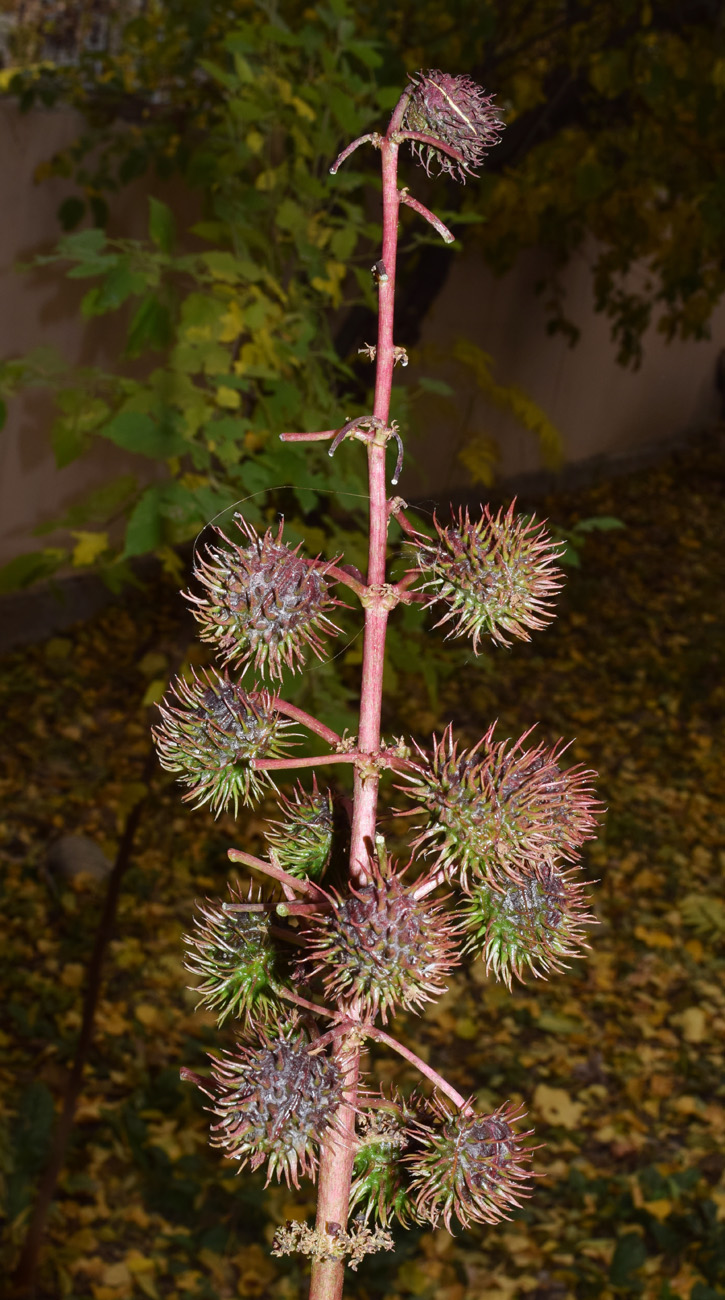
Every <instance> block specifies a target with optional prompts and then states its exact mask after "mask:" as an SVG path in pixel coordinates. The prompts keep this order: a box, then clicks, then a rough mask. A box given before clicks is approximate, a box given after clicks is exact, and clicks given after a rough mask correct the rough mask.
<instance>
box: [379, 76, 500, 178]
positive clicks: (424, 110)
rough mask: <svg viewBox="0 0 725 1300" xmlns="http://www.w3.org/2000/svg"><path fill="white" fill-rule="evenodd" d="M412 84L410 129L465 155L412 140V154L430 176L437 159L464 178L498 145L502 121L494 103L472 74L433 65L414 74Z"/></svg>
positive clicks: (441, 169) (407, 115)
mask: <svg viewBox="0 0 725 1300" xmlns="http://www.w3.org/2000/svg"><path fill="white" fill-rule="evenodd" d="M410 79H411V81H412V83H413V88H412V91H411V95H410V99H409V100H408V104H407V107H406V111H405V118H404V126H405V127H406V128H407V130H409V131H417V132H419V133H420V134H422V135H430V136H435V137H436V138H437V139H438V140H441V141H442V142H443V143H444V144H447V145H450V146H451V147H452V148H453V149H456V150H457V151H458V153H459V154H461V155H462V158H461V160H460V161H458V160H457V159H455V158H451V157H450V155H449V154H447V153H445V152H444V151H443V150H442V149H436V147H435V145H434V144H423V143H416V142H413V144H412V148H413V152H414V153H415V154H416V155H417V157H418V159H419V161H420V162H421V163H422V164H423V166H424V167H425V169H426V172H427V173H428V175H429V176H430V170H431V165H432V164H433V163H435V164H436V165H437V167H438V170H439V172H448V174H449V175H450V176H452V177H453V178H454V180H461V181H463V182H465V180H466V175H467V174H468V175H471V174H472V173H473V172H474V171H475V170H476V168H477V167H480V166H481V165H482V163H483V160H484V158H485V156H486V154H487V153H488V150H489V149H490V148H492V146H493V145H495V144H498V141H499V138H500V135H501V132H502V131H503V122H502V121H501V118H500V116H499V110H498V109H497V108H496V106H495V105H494V102H493V95H487V94H486V92H485V91H484V90H483V89H482V87H481V86H478V85H477V84H476V82H475V81H472V80H471V78H470V77H454V76H451V75H450V73H447V72H439V71H438V70H437V69H429V71H428V72H416V73H413V75H412V76H411V78H410Z"/></svg>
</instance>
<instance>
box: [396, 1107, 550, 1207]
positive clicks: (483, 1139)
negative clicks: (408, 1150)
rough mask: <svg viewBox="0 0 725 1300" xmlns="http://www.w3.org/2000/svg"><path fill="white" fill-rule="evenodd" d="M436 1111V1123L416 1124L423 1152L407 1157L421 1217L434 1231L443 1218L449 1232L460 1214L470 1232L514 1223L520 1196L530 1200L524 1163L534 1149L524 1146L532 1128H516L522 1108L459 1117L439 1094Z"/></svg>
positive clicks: (418, 1151) (509, 1108) (434, 1119)
mask: <svg viewBox="0 0 725 1300" xmlns="http://www.w3.org/2000/svg"><path fill="white" fill-rule="evenodd" d="M430 1110H431V1114H432V1117H433V1124H432V1125H427V1124H423V1123H420V1124H418V1125H417V1126H416V1131H415V1137H416V1140H417V1142H418V1143H419V1150H417V1151H416V1152H415V1153H414V1154H412V1155H410V1156H406V1157H405V1160H406V1163H407V1164H408V1166H409V1168H410V1170H411V1175H412V1176H411V1184H410V1187H411V1196H412V1197H413V1198H414V1201H415V1208H416V1212H417V1213H418V1215H420V1217H421V1218H422V1219H426V1220H427V1221H428V1222H429V1223H431V1224H432V1225H433V1227H434V1228H436V1227H438V1224H439V1223H440V1221H441V1219H442V1220H443V1223H444V1224H445V1226H446V1228H447V1229H448V1231H449V1232H451V1231H452V1219H453V1216H454V1215H455V1217H456V1218H457V1219H458V1221H459V1223H460V1224H461V1225H462V1227H464V1228H468V1227H470V1225H471V1224H472V1223H499V1222H500V1221H501V1220H502V1219H510V1218H511V1211H512V1210H513V1209H516V1208H518V1207H519V1205H520V1201H519V1197H522V1196H523V1197H526V1196H528V1194H529V1186H528V1183H527V1179H528V1178H530V1177H531V1175H530V1173H529V1171H528V1170H525V1169H523V1168H522V1165H523V1164H524V1163H525V1162H526V1161H528V1160H530V1159H531V1150H532V1148H530V1147H525V1146H523V1145H522V1144H521V1139H522V1138H526V1137H529V1136H530V1135H531V1130H530V1131H529V1132H528V1133H523V1134H516V1133H515V1132H514V1130H513V1128H512V1125H513V1124H515V1123H516V1122H517V1121H518V1120H520V1119H522V1118H523V1113H522V1112H521V1110H519V1109H518V1108H517V1107H515V1106H512V1105H510V1104H507V1105H505V1106H501V1107H499V1109H498V1110H496V1111H494V1113H493V1115H485V1116H481V1115H472V1114H464V1113H463V1112H462V1111H459V1112H457V1113H455V1112H454V1111H452V1110H451V1108H450V1106H449V1105H448V1104H447V1103H446V1102H445V1101H443V1100H442V1099H441V1098H440V1097H437V1096H436V1097H434V1098H433V1099H432V1101H431V1102H430Z"/></svg>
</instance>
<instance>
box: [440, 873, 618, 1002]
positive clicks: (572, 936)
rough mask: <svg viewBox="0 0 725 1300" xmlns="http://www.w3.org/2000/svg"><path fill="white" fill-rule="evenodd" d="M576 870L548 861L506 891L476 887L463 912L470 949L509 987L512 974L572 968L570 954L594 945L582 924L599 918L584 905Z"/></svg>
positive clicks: (540, 973)
mask: <svg viewBox="0 0 725 1300" xmlns="http://www.w3.org/2000/svg"><path fill="white" fill-rule="evenodd" d="M573 874H574V873H573V872H571V871H561V870H560V869H559V868H558V867H554V866H549V865H548V864H546V863H543V864H541V865H539V866H537V867H536V868H532V872H531V875H530V876H529V877H528V878H527V879H526V880H524V881H523V882H522V883H521V884H520V885H515V884H510V885H509V886H508V888H506V889H505V890H504V892H503V893H500V892H499V891H498V890H495V889H491V888H490V886H489V885H487V884H485V883H484V884H481V885H477V886H476V888H475V889H474V890H473V893H472V894H471V897H470V899H469V900H468V901H467V903H466V906H465V907H464V908H463V909H461V911H460V912H459V913H458V916H459V917H460V920H461V924H462V926H463V928H464V929H465V930H466V931H468V933H469V935H470V938H469V940H468V943H467V944H466V950H467V951H473V952H475V953H481V954H482V956H483V960H484V961H485V963H486V974H488V973H489V972H490V971H492V972H493V974H494V975H495V976H496V979H500V980H503V982H504V984H506V985H507V986H508V988H509V989H510V988H511V985H512V980H511V976H512V975H515V976H516V978H517V979H519V980H521V981H522V982H523V981H524V979H525V977H526V975H527V973H528V974H531V975H534V976H537V977H538V976H540V977H542V978H546V974H547V972H548V971H552V970H553V971H562V970H566V969H567V963H566V961H565V960H564V958H565V957H576V956H578V955H579V953H580V951H581V949H583V948H588V947H589V945H588V944H587V943H586V942H585V939H584V936H583V934H582V927H583V926H585V925H596V917H594V916H593V915H592V914H591V912H587V911H586V910H585V909H586V904H587V899H586V896H583V894H582V891H583V889H584V885H583V884H578V883H574V882H573V881H572V875H573Z"/></svg>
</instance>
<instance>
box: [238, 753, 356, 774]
mask: <svg viewBox="0 0 725 1300" xmlns="http://www.w3.org/2000/svg"><path fill="white" fill-rule="evenodd" d="M369 757H370V755H369V754H361V753H360V750H359V749H355V750H353V751H352V753H350V754H318V755H317V756H316V757H315V755H314V754H312V755H310V757H309V758H255V759H254V760H253V761H252V767H253V768H254V770H255V772H286V771H288V770H290V769H291V768H293V767H324V766H325V765H328V766H329V764H330V763H357V762H359V760H360V759H361V758H369Z"/></svg>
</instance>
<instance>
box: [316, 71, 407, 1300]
mask: <svg viewBox="0 0 725 1300" xmlns="http://www.w3.org/2000/svg"><path fill="white" fill-rule="evenodd" d="M409 95H410V91H406V92H405V93H404V94H403V95H402V96H401V99H400V101H399V102H398V105H397V107H396V109H395V111H394V113H393V116H392V119H391V121H390V125H389V127H388V134H387V136H386V137H385V139H382V140H380V142H379V147H380V151H381V154H382V167H383V247H382V254H381V260H382V261H383V262H384V263H385V270H386V272H387V276H386V278H384V279H379V282H378V295H379V296H378V341H377V351H376V365H377V369H376V376H375V402H374V407H373V415H374V417H375V418H376V419H379V420H381V421H382V423H383V426H387V424H388V417H389V413H390V393H391V389H392V385H393V367H394V365H395V352H394V341H393V315H394V304H395V262H396V253H397V242H398V208H399V204H400V196H399V194H398V180H397V176H398V144H397V141H396V140H394V139H391V138H390V137H391V135H392V133H393V132H394V131H395V130H396V129H397V127H398V126H399V125H400V122H401V120H402V116H403V112H404V110H405V105H406V103H407V101H408V98H409ZM376 143H377V141H376ZM344 156H345V155H344V154H342V155H340V159H339V160H338V163H336V164H335V168H337V166H338V165H339V162H341V161H342V159H343V157H344ZM367 452H368V481H369V487H370V541H369V549H368V573H367V580H368V586H369V587H377V588H379V589H380V590H381V598H380V599H379V600H375V599H370V600H369V603H367V604H366V607H365V639H364V643H363V668H362V688H361V698H360V731H359V736H358V745H359V748H360V750H361V751H362V752H363V753H369V754H375V753H377V752H378V750H379V749H380V715H381V709H382V697H383V664H384V658H385V634H386V629H387V622H388V613H389V610H388V609H387V608H386V606H385V601H384V599H383V597H382V588H383V586H384V583H385V561H386V552H387V541H388V518H389V509H388V497H387V485H386V482H385V446H384V445H383V446H377V445H376V444H375V443H374V442H370V443H368V447H367ZM371 594H372V593H371ZM378 784H379V776H378V774H377V773H376V772H372V773H371V772H369V771H366V772H362V771H361V770H360V769H359V768H358V769H356V771H355V784H354V805H353V820H352V831H351V845H350V879H351V883H352V884H353V885H357V886H359V885H361V884H364V883H365V882H366V880H367V878H368V877H367V868H368V864H369V860H370V854H371V852H372V849H373V845H374V843H375V822H376V812H377V802H378ZM334 1058H335V1059H336V1060H337V1062H338V1064H339V1065H340V1066H341V1068H342V1069H344V1070H345V1071H346V1074H347V1079H348V1097H349V1102H346V1103H345V1104H343V1105H342V1106H341V1107H340V1109H339V1111H338V1113H337V1116H336V1125H335V1130H330V1136H329V1139H328V1140H327V1141H326V1142H325V1144H324V1147H323V1149H322V1152H321V1155H320V1173H319V1183H318V1193H317V1230H318V1232H319V1233H320V1234H321V1235H322V1236H323V1237H324V1235H326V1234H327V1233H328V1231H329V1226H328V1225H332V1224H335V1225H340V1226H341V1227H343V1228H344V1227H345V1226H346V1224H347V1218H348V1209H349V1204H350V1184H351V1181H352V1167H353V1162H354V1159H355V1103H356V1099H357V1080H358V1076H359V1071H360V1047H359V1045H358V1044H357V1043H356V1042H355V1040H354V1039H353V1042H352V1043H349V1042H347V1041H346V1039H345V1037H344V1036H343V1037H342V1039H341V1040H340V1042H339V1043H337V1045H336V1047H335V1050H334ZM334 1231H337V1229H334ZM344 1271H345V1266H344V1261H343V1260H340V1259H315V1260H313V1263H312V1278H311V1284H310V1300H341V1298H342V1289H343V1278H344Z"/></svg>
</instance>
